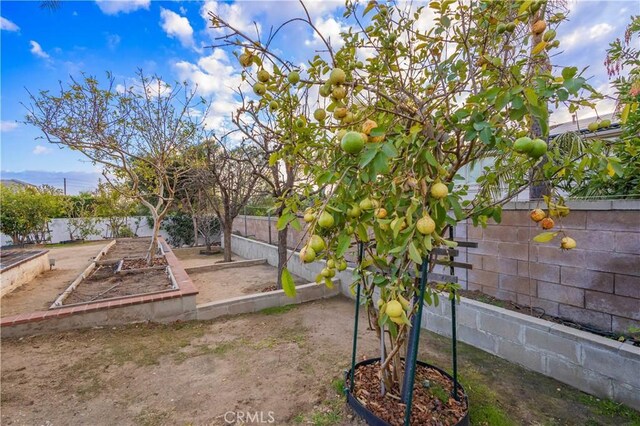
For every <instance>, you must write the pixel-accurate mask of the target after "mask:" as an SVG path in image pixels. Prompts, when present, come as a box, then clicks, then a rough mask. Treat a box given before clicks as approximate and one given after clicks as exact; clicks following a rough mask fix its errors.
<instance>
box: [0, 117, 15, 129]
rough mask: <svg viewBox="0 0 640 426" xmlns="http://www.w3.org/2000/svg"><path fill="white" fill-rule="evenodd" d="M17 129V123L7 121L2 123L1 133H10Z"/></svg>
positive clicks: (0, 125) (0, 124) (0, 126)
mask: <svg viewBox="0 0 640 426" xmlns="http://www.w3.org/2000/svg"><path fill="white" fill-rule="evenodd" d="M17 128H18V123H16V122H15V121H7V120H2V121H0V131H2V132H10V131H12V130H15V129H17Z"/></svg>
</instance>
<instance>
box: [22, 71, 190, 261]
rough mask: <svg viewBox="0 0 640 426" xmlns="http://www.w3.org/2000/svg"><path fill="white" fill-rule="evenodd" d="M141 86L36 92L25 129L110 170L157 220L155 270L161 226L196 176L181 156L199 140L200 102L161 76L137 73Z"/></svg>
mask: <svg viewBox="0 0 640 426" xmlns="http://www.w3.org/2000/svg"><path fill="white" fill-rule="evenodd" d="M137 77H138V79H137V84H135V85H132V86H129V87H122V86H121V85H118V86H116V85H115V80H114V78H113V77H112V76H111V74H110V73H107V84H106V86H105V87H102V86H101V85H100V84H99V82H98V80H97V79H96V78H94V77H90V76H86V75H83V78H82V80H76V79H74V78H71V81H70V83H69V84H68V85H67V86H66V87H65V86H64V85H62V83H61V85H60V92H59V93H58V94H56V95H54V94H52V93H50V92H49V91H41V92H39V93H38V94H37V95H33V94H31V93H29V95H30V99H31V105H29V106H27V109H28V115H27V118H26V122H27V123H29V124H33V125H34V126H36V127H38V128H40V129H41V130H42V132H43V133H44V136H45V138H46V139H47V140H48V141H49V142H50V143H54V144H57V145H60V146H66V147H68V148H70V149H72V150H75V151H80V152H81V153H83V154H84V155H85V156H87V157H88V158H89V159H90V160H91V161H92V162H93V163H94V164H100V165H102V166H103V167H104V169H103V175H104V177H105V179H106V181H107V182H108V183H109V184H110V185H111V186H112V187H113V188H114V189H115V190H117V191H119V192H121V193H122V194H123V195H125V196H127V197H129V198H133V199H136V200H138V201H139V202H140V203H142V204H143V205H144V206H146V207H147V208H148V209H149V211H150V212H151V215H152V217H153V236H152V238H151V244H150V246H149V252H148V253H147V260H148V262H149V263H150V262H151V261H152V258H153V256H154V255H155V253H156V251H157V247H158V235H159V230H160V224H161V222H162V219H163V218H164V217H165V215H166V214H167V212H168V211H169V208H170V207H171V205H172V204H173V201H174V196H175V191H176V188H177V184H178V182H179V179H180V177H181V176H182V175H183V174H184V173H185V172H186V171H187V170H188V169H189V166H188V164H186V163H185V161H184V158H183V157H182V154H183V153H184V152H185V150H186V149H187V148H188V147H189V146H191V145H192V144H193V143H194V141H195V140H197V137H198V136H197V133H198V129H199V128H200V126H199V124H200V123H199V122H197V121H196V119H195V118H194V116H193V111H194V110H195V108H196V107H197V106H198V104H199V103H200V102H199V100H197V99H196V97H195V92H194V90H192V89H191V88H189V87H188V86H187V85H186V84H178V83H176V84H175V85H173V86H171V85H169V84H167V83H166V82H164V81H162V79H161V78H160V77H158V76H153V77H151V78H149V77H146V76H145V75H144V74H143V72H142V71H138V73H137Z"/></svg>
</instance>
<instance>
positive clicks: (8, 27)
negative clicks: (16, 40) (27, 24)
mask: <svg viewBox="0 0 640 426" xmlns="http://www.w3.org/2000/svg"><path fill="white" fill-rule="evenodd" d="M0 30H5V31H20V27H19V26H17V25H16V24H14V23H13V22H11V21H10V20H8V19H7V18H4V17H2V16H0Z"/></svg>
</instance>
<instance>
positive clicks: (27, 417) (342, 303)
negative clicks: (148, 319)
mask: <svg viewBox="0 0 640 426" xmlns="http://www.w3.org/2000/svg"><path fill="white" fill-rule="evenodd" d="M353 312H354V305H353V301H351V300H347V299H345V298H342V297H335V298H332V299H328V300H322V301H316V302H312V303H306V304H302V305H295V306H289V307H286V309H285V308H279V309H272V310H270V311H269V314H267V313H266V312H265V313H260V312H259V313H255V314H245V315H239V316H234V317H226V318H220V319H217V320H213V321H191V322H182V323H175V324H169V325H157V324H134V325H128V326H118V327H105V328H103V329H89V330H82V331H70V332H65V333H57V334H51V335H44V336H35V337H24V338H3V339H2V340H1V341H0V345H1V350H2V363H1V364H0V368H1V375H0V379H1V380H2V395H1V396H2V398H1V399H0V415H1V418H0V423H1V424H2V425H18V424H53V425H65V424H93V425H98V424H104V425H113V424H117V425H133V424H138V425H172V424H194V425H204V424H210V425H224V424H225V420H224V414H225V413H226V412H228V411H241V412H251V413H253V412H256V411H258V412H260V411H263V412H264V413H265V414H264V415H265V416H267V414H268V412H272V414H273V418H274V419H275V421H274V422H273V423H272V424H277V425H305V424H315V425H327V426H328V425H339V426H346V425H359V426H360V425H364V422H362V421H361V420H360V419H359V418H358V417H357V416H355V415H354V413H353V412H352V411H351V410H349V409H348V408H347V406H346V403H345V400H344V396H343V395H341V394H340V393H341V392H342V387H343V385H344V377H343V371H344V369H346V368H348V367H349V365H350V360H351V349H352V340H351V336H352V335H353ZM360 319H361V324H365V323H366V313H365V312H363V311H361V318H360ZM359 336H360V337H359V339H358V360H360V359H364V358H372V357H375V356H377V354H378V352H379V350H378V347H379V342H378V341H377V339H376V337H375V334H374V333H373V332H370V331H366V330H364V327H363V330H362V331H361V332H360V334H359ZM420 343H421V345H420V355H419V359H421V360H424V361H428V362H429V363H431V364H433V365H436V366H439V367H444V368H448V367H449V366H450V362H451V358H450V348H451V342H450V340H449V339H447V338H444V337H441V336H437V335H435V334H433V333H430V332H428V331H426V330H423V331H422V333H421V342H420ZM458 350H459V364H458V366H459V371H460V373H461V375H462V377H461V383H462V385H463V386H464V387H465V390H466V391H467V393H468V394H469V409H470V420H471V424H473V425H491V426H494V425H542V424H546V425H586V424H593V425H596V424H599V425H624V424H634V422H635V421H638V420H640V414H638V413H637V412H635V411H631V410H628V409H625V408H624V407H620V406H619V405H618V404H613V403H611V402H608V401H600V400H596V398H592V397H590V396H588V395H586V394H584V393H582V392H579V391H577V390H575V389H572V388H571V387H569V386H566V385H564V384H562V383H560V382H557V381H555V380H553V379H551V378H549V377H544V376H542V375H540V374H537V373H534V372H531V371H528V370H525V369H524V368H522V367H519V366H517V365H515V364H511V363H509V362H506V361H504V360H502V359H500V358H497V357H495V356H492V355H489V354H487V353H486V352H483V351H481V350H479V349H476V348H473V347H471V346H469V345H466V344H463V343H460V344H459V345H458Z"/></svg>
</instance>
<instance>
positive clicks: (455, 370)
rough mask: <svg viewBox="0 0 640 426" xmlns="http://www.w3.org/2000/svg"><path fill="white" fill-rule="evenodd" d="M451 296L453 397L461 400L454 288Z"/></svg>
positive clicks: (451, 231)
mask: <svg viewBox="0 0 640 426" xmlns="http://www.w3.org/2000/svg"><path fill="white" fill-rule="evenodd" d="M449 239H450V240H451V241H453V226H450V227H449ZM449 260H450V261H451V262H453V256H451V255H450V256H449ZM455 272H456V271H455V268H454V267H453V263H451V266H450V267H449V273H450V274H451V275H455ZM452 296H453V297H452V298H451V345H452V350H451V358H452V363H453V391H452V394H453V398H454V399H455V400H456V401H460V397H459V396H458V341H457V340H458V339H457V337H456V291H455V290H453V292H452Z"/></svg>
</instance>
